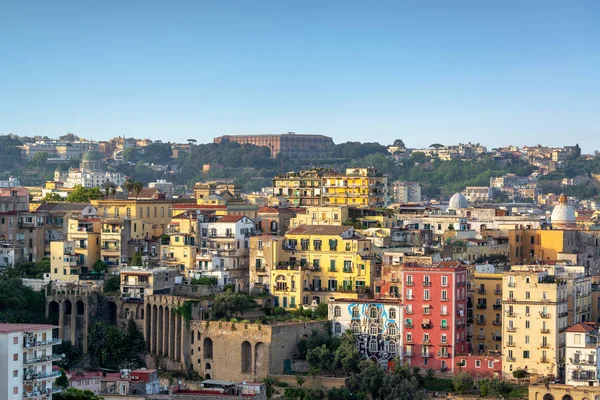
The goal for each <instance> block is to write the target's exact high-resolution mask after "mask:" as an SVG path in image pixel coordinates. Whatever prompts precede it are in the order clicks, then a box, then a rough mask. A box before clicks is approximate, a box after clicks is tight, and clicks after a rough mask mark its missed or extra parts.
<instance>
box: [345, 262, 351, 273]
mask: <svg viewBox="0 0 600 400" xmlns="http://www.w3.org/2000/svg"><path fill="white" fill-rule="evenodd" d="M344 272H352V261H350V260H344Z"/></svg>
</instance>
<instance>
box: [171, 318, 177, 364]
mask: <svg viewBox="0 0 600 400" xmlns="http://www.w3.org/2000/svg"><path fill="white" fill-rule="evenodd" d="M175 321H177V316H176V315H175V313H174V312H172V313H171V315H170V316H169V325H170V326H171V327H170V330H169V359H171V360H175V359H176V358H177V357H176V356H175V347H176V345H175V341H176V340H177V329H176V327H175Z"/></svg>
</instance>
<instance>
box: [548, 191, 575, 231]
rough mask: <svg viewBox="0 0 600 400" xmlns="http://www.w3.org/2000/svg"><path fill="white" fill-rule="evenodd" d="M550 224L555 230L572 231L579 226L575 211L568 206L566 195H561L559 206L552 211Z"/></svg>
mask: <svg viewBox="0 0 600 400" xmlns="http://www.w3.org/2000/svg"><path fill="white" fill-rule="evenodd" d="M550 222H552V227H553V228H558V229H572V228H575V227H576V226H577V218H576V216H575V209H574V208H573V207H571V206H570V205H569V204H568V201H567V196H565V195H564V194H561V195H560V198H559V200H558V204H557V205H556V207H554V210H552V215H551V217H550Z"/></svg>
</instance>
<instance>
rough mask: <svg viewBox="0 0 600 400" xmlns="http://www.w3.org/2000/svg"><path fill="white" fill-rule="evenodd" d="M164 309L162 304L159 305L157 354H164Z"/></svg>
mask: <svg viewBox="0 0 600 400" xmlns="http://www.w3.org/2000/svg"><path fill="white" fill-rule="evenodd" d="M164 315H165V314H164V310H163V307H162V306H158V324H157V334H156V354H162V352H163V323H164Z"/></svg>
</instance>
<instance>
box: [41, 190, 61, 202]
mask: <svg viewBox="0 0 600 400" xmlns="http://www.w3.org/2000/svg"><path fill="white" fill-rule="evenodd" d="M42 201H45V202H57V201H64V199H63V198H62V197H61V196H60V194H58V193H50V192H48V193H46V195H45V196H44V197H43V198H42Z"/></svg>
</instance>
